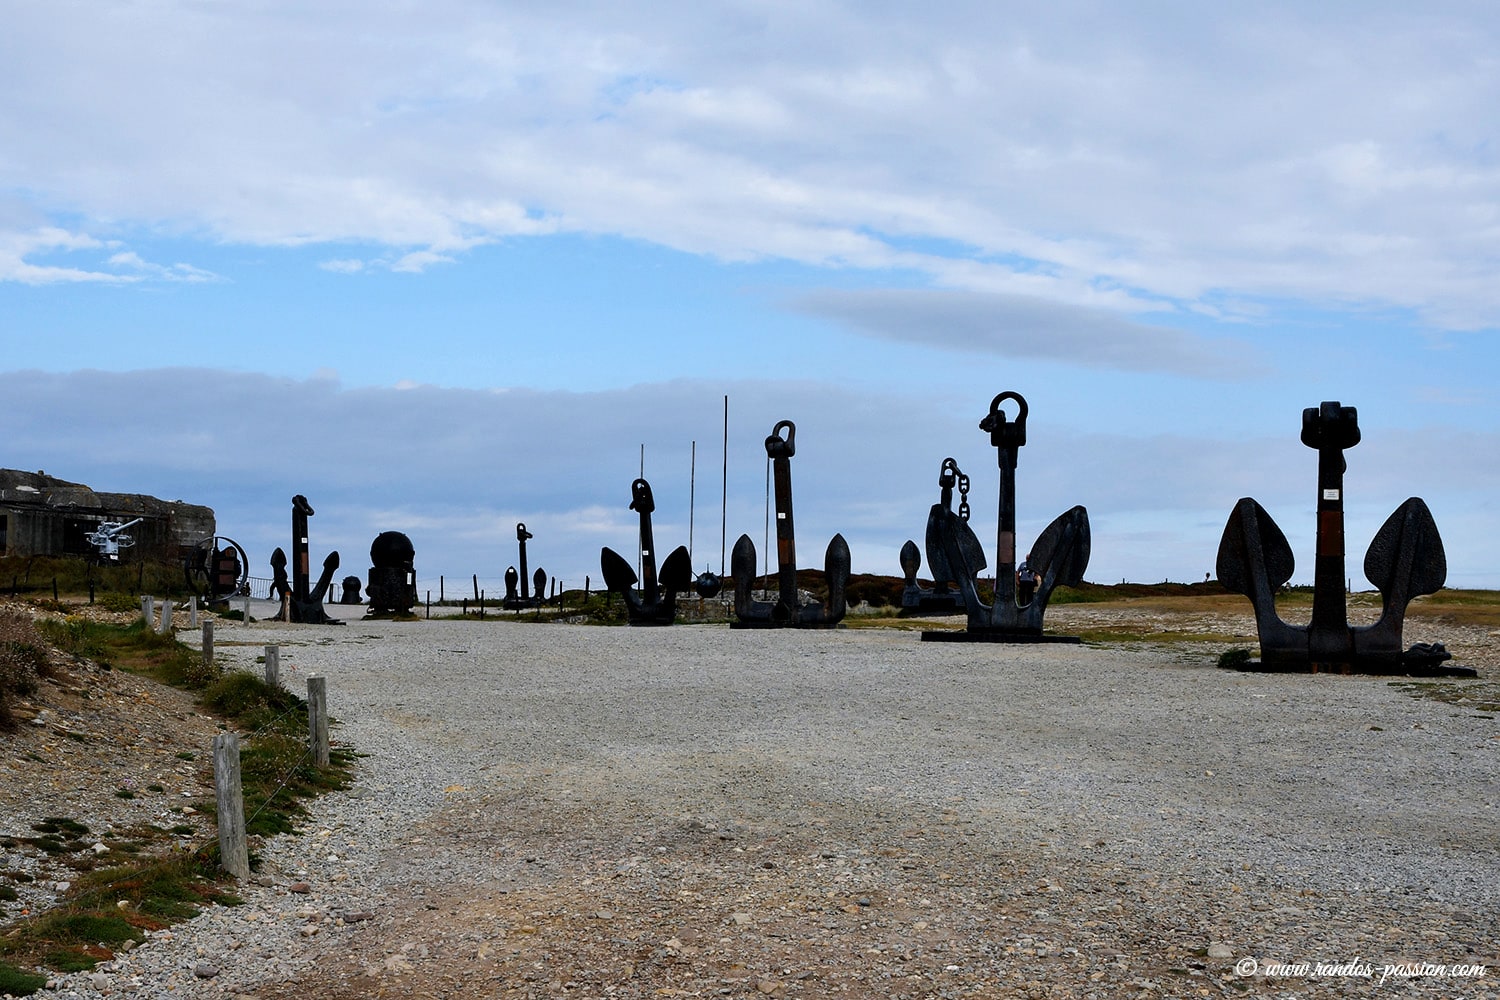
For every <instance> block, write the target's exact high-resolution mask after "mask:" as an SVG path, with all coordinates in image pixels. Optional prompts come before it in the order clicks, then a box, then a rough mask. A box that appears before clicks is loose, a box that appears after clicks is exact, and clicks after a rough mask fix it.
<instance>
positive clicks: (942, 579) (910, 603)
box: [901, 458, 984, 615]
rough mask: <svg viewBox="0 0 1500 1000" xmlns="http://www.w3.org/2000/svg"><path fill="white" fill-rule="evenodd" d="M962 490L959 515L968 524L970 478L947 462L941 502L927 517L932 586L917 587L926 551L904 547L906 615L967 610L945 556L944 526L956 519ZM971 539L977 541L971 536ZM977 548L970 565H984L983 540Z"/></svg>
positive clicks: (910, 544) (903, 602)
mask: <svg viewBox="0 0 1500 1000" xmlns="http://www.w3.org/2000/svg"><path fill="white" fill-rule="evenodd" d="M955 486H956V487H958V495H959V502H958V512H957V515H956V516H957V517H958V519H959V520H960V521H963V522H964V523H966V524H967V523H968V520H969V477H968V476H967V475H965V474H964V471H963V470H962V469H960V468H959V467H958V462H957V461H955V460H954V459H952V458H945V459H943V465H942V468H941V469H940V470H939V471H938V490H939V492H938V502H937V503H935V504H933V506H932V510H931V511H929V512H928V514H927V536H926V542H927V564H928V566H930V567H931V572H932V587H931V588H926V587H921V586H919V585H918V584H917V573H918V571H920V570H921V568H922V552H921V550H920V549H918V548H917V543H916V542H914V541H912V540H911V539H909V538H908V539H907V540H906V544H905V545H903V546H901V573H902V575H903V576H904V577H905V579H906V587H905V589H904V590H902V592H901V613H902V614H903V615H923V614H927V615H933V614H937V615H944V614H955V613H957V612H959V611H963V610H964V595H963V593H962V592H961V591H957V590H951V589H949V586H950V584H952V582H953V570H952V569H951V568H950V567H949V566H948V557H947V556H946V555H945V554H944V553H943V540H942V525H943V523H944V520H945V519H946V518H948V517H952V516H955V515H954V511H953V489H954V487H955ZM969 537H970V538H973V534H972V533H971V534H970V536H969ZM974 545H975V549H974V551H973V552H972V553H971V554H970V565H975V566H980V567H982V566H984V550H983V549H981V548H979V547H978V545H979V540H978V539H977V538H974Z"/></svg>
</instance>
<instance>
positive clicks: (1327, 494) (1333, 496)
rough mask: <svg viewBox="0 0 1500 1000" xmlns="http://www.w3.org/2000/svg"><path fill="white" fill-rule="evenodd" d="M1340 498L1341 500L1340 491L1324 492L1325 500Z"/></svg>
mask: <svg viewBox="0 0 1500 1000" xmlns="http://www.w3.org/2000/svg"><path fill="white" fill-rule="evenodd" d="M1338 498H1339V491H1338V490H1324V491H1323V499H1324V500H1337V499H1338Z"/></svg>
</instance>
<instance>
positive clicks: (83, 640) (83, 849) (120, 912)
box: [0, 615, 353, 996]
mask: <svg viewBox="0 0 1500 1000" xmlns="http://www.w3.org/2000/svg"><path fill="white" fill-rule="evenodd" d="M18 622H24V624H19V623H18ZM28 628H29V629H30V630H29V631H27V629H28ZM0 634H3V635H4V636H5V638H4V639H3V640H0V709H3V705H4V701H3V698H4V694H5V692H6V691H14V692H16V693H18V694H20V693H22V692H26V691H29V690H34V689H35V685H36V683H37V680H38V678H39V677H40V676H41V673H42V672H43V671H45V670H47V669H50V668H49V667H48V666H47V664H49V663H50V662H52V660H51V655H56V654H57V653H61V654H63V656H62V657H61V658H62V659H64V660H65V659H66V658H67V657H74V658H77V659H87V660H91V661H94V662H95V663H97V664H100V665H102V666H106V667H109V668H112V669H120V670H129V671H132V672H134V673H137V674H141V675H144V676H148V677H151V678H153V679H154V680H156V681H159V682H161V683H164V684H169V685H172V686H174V687H179V688H182V689H185V690H188V691H192V692H194V693H195V694H196V695H197V697H198V700H199V702H200V705H201V706H202V708H203V709H204V710H205V711H208V712H212V713H214V714H217V715H219V716H221V717H222V718H223V719H224V721H225V725H227V726H232V727H234V728H235V729H237V730H239V731H241V732H247V733H250V734H251V735H250V736H249V737H248V738H247V739H246V742H245V744H244V745H243V747H242V750H241V757H240V767H241V781H242V785H243V791H244V799H245V812H246V815H247V816H253V817H254V819H253V820H252V821H251V822H249V823H247V832H248V833H250V834H252V835H256V834H260V835H270V834H275V833H282V832H287V831H291V830H293V829H294V827H295V825H296V823H297V821H298V819H299V818H300V817H302V816H304V815H305V814H306V807H305V805H304V801H305V799H306V798H307V797H309V796H312V795H317V794H320V793H322V792H324V791H328V790H331V789H335V788H340V787H343V786H344V785H345V784H346V783H347V782H348V780H349V778H350V775H351V766H352V762H353V755H352V754H351V753H350V752H349V751H347V750H345V749H342V748H334V749H333V750H332V751H331V754H330V756H331V766H330V767H328V768H326V769H320V768H318V767H316V766H315V765H314V764H313V763H312V759H311V754H310V752H309V750H308V747H307V742H306V741H307V716H306V704H305V702H304V701H303V700H302V699H301V698H299V697H297V696H296V695H294V694H292V693H290V692H288V691H286V690H284V689H282V688H279V687H272V686H270V685H268V684H266V683H265V681H264V680H262V679H261V678H260V677H258V676H255V675H253V674H250V673H245V672H238V671H224V670H222V669H221V668H220V667H219V666H218V665H217V664H213V665H205V664H204V663H203V658H202V654H201V653H200V652H199V651H198V650H196V649H191V648H189V647H187V646H184V645H183V644H181V643H179V642H177V641H176V639H175V638H173V637H172V636H170V635H161V634H158V633H156V632H155V631H153V630H152V629H150V628H147V627H146V626H145V624H144V623H143V622H136V623H135V624H132V625H129V626H119V625H108V624H100V623H96V622H90V621H85V620H82V619H80V618H76V617H73V618H65V619H62V620H45V619H44V620H42V621H40V622H38V623H37V624H36V625H32V624H31V622H30V621H29V619H24V618H22V617H21V616H17V615H6V616H3V617H0ZM49 651H51V655H49ZM179 756H183V755H179ZM186 756H187V757H191V756H192V755H191V754H188V755H186ZM115 794H117V795H121V796H122V797H124V795H132V796H133V795H135V794H136V792H135V791H133V790H131V789H123V788H122V789H120V790H118V791H117V792H116V793H115ZM192 805H193V807H194V809H196V811H197V812H199V813H203V814H206V815H210V816H212V815H213V814H214V812H215V809H216V803H215V802H214V801H212V800H204V801H197V802H194V803H192ZM193 832H194V828H193V827H191V826H190V825H187V824H183V825H179V826H173V827H171V828H162V827H158V826H155V825H152V824H142V825H140V826H137V827H135V828H133V829H130V830H123V831H122V830H115V831H112V832H111V833H109V834H108V835H104V834H96V833H95V832H93V831H90V830H89V828H88V827H87V825H85V824H84V823H81V822H79V821H78V820H76V819H72V818H69V817H47V818H46V819H44V820H43V821H42V822H40V823H37V824H35V825H34V827H33V829H32V830H31V834H32V835H26V836H12V837H11V838H9V839H8V840H4V841H0V848H3V849H12V850H14V849H24V848H30V849H34V850H39V851H43V852H46V853H47V854H49V855H53V856H63V857H66V863H67V864H68V865H69V866H70V867H72V868H73V869H74V870H75V871H77V872H78V876H77V879H76V881H75V882H74V885H73V887H72V888H71V889H70V890H69V892H68V894H67V896H66V897H65V898H64V899H63V901H62V902H61V903H60V904H59V905H58V906H56V907H55V908H53V909H51V910H49V911H47V912H46V913H44V914H42V915H39V916H36V917H34V918H30V919H22V920H19V921H16V922H14V923H12V924H11V925H10V926H8V927H4V928H0V994H6V993H8V994H11V995H14V996H25V995H28V994H30V993H33V992H35V991H36V990H38V989H40V988H42V986H44V985H45V983H46V980H47V977H46V974H45V973H44V972H40V971H33V970H54V971H57V972H71V971H79V970H85V969H89V968H92V967H93V966H94V965H95V964H96V963H98V962H100V961H104V960H107V959H108V958H110V957H111V956H112V954H113V952H114V950H116V949H118V948H120V947H125V946H126V943H127V942H131V941H140V940H143V939H144V937H145V932H146V931H148V930H156V929H161V928H164V927H167V926H169V925H171V924H172V923H174V922H176V921H180V920H184V919H188V918H190V917H192V916H194V915H196V914H197V912H198V910H199V909H200V908H201V907H203V906H204V905H207V904H210V903H220V904H234V903H236V902H237V899H236V898H235V897H234V895H233V893H232V881H231V880H229V879H228V877H227V876H225V875H224V873H223V872H222V871H221V870H220V869H219V867H218V845H217V841H216V840H215V841H213V842H210V843H203V844H198V845H196V846H193V845H192V844H191V843H188V842H185V839H184V838H185V837H186V836H190V835H191V834H193ZM33 835H34V836H33ZM100 841H103V842H104V843H105V844H106V845H107V846H108V847H109V851H108V857H109V858H110V859H112V861H111V866H110V867H107V868H100V867H96V866H97V865H98V864H99V861H98V857H97V856H96V855H95V854H94V852H93V851H91V850H89V847H90V846H91V845H92V844H94V843H96V842H100ZM119 858H125V859H127V860H125V861H124V862H123V863H119V862H118V860H117V859H119ZM251 862H252V867H253V866H254V865H255V863H256V859H255V858H254V857H253V856H252V859H251ZM17 874H20V873H17ZM11 892H12V895H13V894H14V890H11Z"/></svg>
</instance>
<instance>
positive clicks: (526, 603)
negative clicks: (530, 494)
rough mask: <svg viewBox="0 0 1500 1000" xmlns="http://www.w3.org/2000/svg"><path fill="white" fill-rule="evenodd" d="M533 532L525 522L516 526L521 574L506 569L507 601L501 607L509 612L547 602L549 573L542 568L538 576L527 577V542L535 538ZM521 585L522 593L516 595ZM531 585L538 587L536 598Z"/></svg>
mask: <svg viewBox="0 0 1500 1000" xmlns="http://www.w3.org/2000/svg"><path fill="white" fill-rule="evenodd" d="M535 537H536V536H535V535H533V534H532V533H531V532H529V531H527V530H526V524H525V522H524V521H523V522H521V523H519V524H517V525H516V541H517V542H519V543H520V544H521V572H519V573H517V572H516V568H515V567H514V566H507V567H506V568H505V599H504V600H502V601H501V602H500V606H501V607H502V608H505V609H506V610H507V611H518V610H520V609H521V608H534V607H536V606H537V605H539V604H542V603H545V601H546V600H547V571H546V570H544V569H542V568H541V567H540V566H538V567H537V571H536V574H535V575H534V576H530V577H528V576H527V575H526V540H527V539H528V538H535ZM517 583H519V584H520V585H521V592H520V593H519V594H518V593H516V584H517ZM530 584H535V585H536V596H534V597H533V596H532V593H531V589H530Z"/></svg>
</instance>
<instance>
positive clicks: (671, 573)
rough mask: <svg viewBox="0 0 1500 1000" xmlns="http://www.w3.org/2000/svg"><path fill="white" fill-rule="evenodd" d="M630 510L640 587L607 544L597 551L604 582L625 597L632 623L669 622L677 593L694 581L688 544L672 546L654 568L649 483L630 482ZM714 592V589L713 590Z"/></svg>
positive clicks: (674, 615)
mask: <svg viewBox="0 0 1500 1000" xmlns="http://www.w3.org/2000/svg"><path fill="white" fill-rule="evenodd" d="M630 509H631V510H633V511H635V512H636V513H637V514H639V515H640V551H641V572H642V573H643V574H644V575H645V580H644V581H642V586H641V590H640V592H639V593H637V592H636V587H635V585H636V582H637V578H636V575H635V570H633V569H631V568H630V563H629V562H627V561H626V560H625V558H624V557H622V556H621V555H620V554H619V553H617V552H616V551H615V550H614V549H611V548H609V547H608V546H606V547H604V548H603V549H601V550H600V552H599V563H600V568H601V569H602V570H603V571H604V585H605V587H607V588H609V589H610V590H612V591H614V592H615V593H617V594H619V595H620V596H621V597H622V598H624V600H625V611H626V615H627V616H628V618H629V621H630V624H632V625H671V624H672V623H673V621H675V620H676V618H677V595H678V594H679V593H680V592H682V591H684V590H687V589H688V588H689V587H690V586H692V584H693V562H692V556H690V555H689V554H688V550H687V546H685V545H679V546H677V548H675V549H673V550H672V552H671V554H669V555H668V556H667V558H666V559H665V560H663V561H662V564H661V572H660V573H659V574H658V572H657V569H656V544H655V540H654V535H653V533H652V530H651V513H652V512H653V511H654V510H656V501H655V499H653V498H652V496H651V484H650V483H648V482H646V480H644V479H637V480H636V481H635V482H633V483H631V484H630ZM715 593H717V588H716V589H715Z"/></svg>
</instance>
